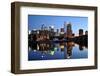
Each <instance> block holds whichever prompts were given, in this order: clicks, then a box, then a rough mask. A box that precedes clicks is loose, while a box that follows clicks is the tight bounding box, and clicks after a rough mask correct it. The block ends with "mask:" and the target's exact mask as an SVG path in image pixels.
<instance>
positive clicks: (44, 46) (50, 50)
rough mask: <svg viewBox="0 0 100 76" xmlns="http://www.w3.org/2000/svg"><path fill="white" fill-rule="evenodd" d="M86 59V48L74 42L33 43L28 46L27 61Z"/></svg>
mask: <svg viewBox="0 0 100 76" xmlns="http://www.w3.org/2000/svg"><path fill="white" fill-rule="evenodd" d="M81 58H88V49H87V47H86V46H83V45H78V44H75V43H74V42H63V43H39V44H38V43H34V44H32V45H31V46H29V50H28V60H30V61H31V60H55V59H81Z"/></svg>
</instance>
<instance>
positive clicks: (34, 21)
mask: <svg viewBox="0 0 100 76" xmlns="http://www.w3.org/2000/svg"><path fill="white" fill-rule="evenodd" d="M65 22H66V23H71V25H72V30H73V33H75V35H78V34H79V29H83V30H84V32H85V31H87V30H88V27H87V25H88V18H87V17H72V16H44V15H28V26H29V27H28V29H29V30H30V31H31V30H32V29H37V30H39V29H41V25H43V24H44V25H45V26H46V27H49V26H54V30H56V29H60V28H64V23H65Z"/></svg>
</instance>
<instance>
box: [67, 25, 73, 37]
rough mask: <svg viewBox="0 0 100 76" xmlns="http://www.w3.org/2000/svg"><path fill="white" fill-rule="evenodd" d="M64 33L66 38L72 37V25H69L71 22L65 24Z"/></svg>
mask: <svg viewBox="0 0 100 76" xmlns="http://www.w3.org/2000/svg"><path fill="white" fill-rule="evenodd" d="M66 34H67V38H72V25H71V23H68V24H67V31H66Z"/></svg>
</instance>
